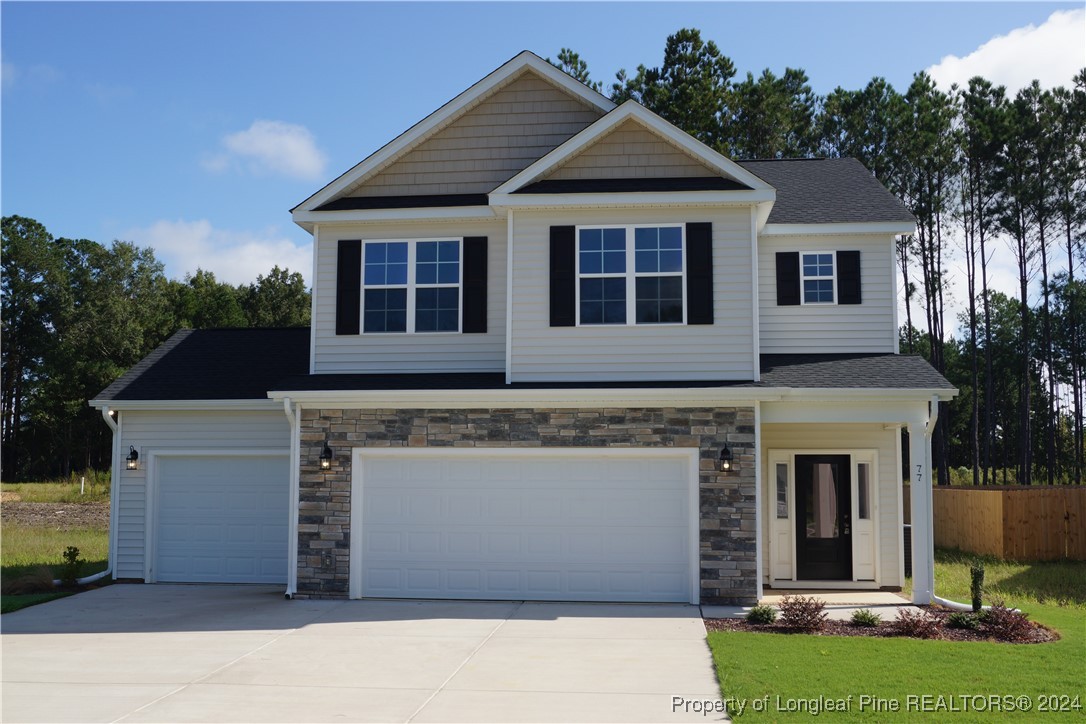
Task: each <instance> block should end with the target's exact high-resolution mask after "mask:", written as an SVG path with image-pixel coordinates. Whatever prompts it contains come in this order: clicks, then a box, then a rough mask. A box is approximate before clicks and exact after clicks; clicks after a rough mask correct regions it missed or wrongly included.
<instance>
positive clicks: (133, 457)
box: [124, 445, 140, 470]
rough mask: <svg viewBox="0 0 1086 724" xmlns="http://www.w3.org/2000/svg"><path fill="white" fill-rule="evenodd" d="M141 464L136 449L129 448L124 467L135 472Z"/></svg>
mask: <svg viewBox="0 0 1086 724" xmlns="http://www.w3.org/2000/svg"><path fill="white" fill-rule="evenodd" d="M139 464H140V454H139V453H138V452H136V448H134V447H132V446H131V445H129V446H128V457H126V458H125V459H124V466H125V468H127V469H128V470H135V469H137V468H138V467H139Z"/></svg>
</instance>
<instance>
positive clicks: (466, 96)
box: [291, 50, 615, 213]
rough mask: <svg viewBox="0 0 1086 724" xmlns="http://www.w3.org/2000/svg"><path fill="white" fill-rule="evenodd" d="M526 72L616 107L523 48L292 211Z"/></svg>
mask: <svg viewBox="0 0 1086 724" xmlns="http://www.w3.org/2000/svg"><path fill="white" fill-rule="evenodd" d="M527 71H531V72H534V73H535V74H536V75H538V76H540V77H542V78H543V79H544V80H546V81H548V82H549V83H551V84H553V85H555V86H557V87H558V88H560V89H562V90H564V91H566V92H567V93H569V94H570V95H572V96H574V97H576V98H578V99H580V100H581V101H582V102H584V103H585V104H586V105H589V106H592V107H594V108H596V109H598V111H599V112H600V113H601V114H606V113H608V112H610V111H611V110H613V109H614V108H615V103H614V102H613V101H611V100H610V99H609V98H607V97H606V96H604V95H603V94H601V93H599V92H598V91H596V90H593V89H592V88H590V87H589V86H587V85H585V84H584V83H582V82H581V81H579V80H577V79H576V78H574V77H573V76H571V75H569V74H568V73H566V72H565V71H563V70H561V69H560V68H557V67H555V66H554V65H552V64H551V63H549V62H547V61H546V60H544V59H543V58H541V57H540V56H538V55H536V54H535V53H533V52H532V51H530V50H522V51H521V52H519V53H517V54H516V55H515V56H513V57H512V58H510V59H509V60H507V61H506V62H504V63H502V64H501V65H500V66H498V67H497V68H495V69H494V70H493V71H491V72H490V73H488V74H487V75H486V76H484V77H483V78H482V79H481V80H479V81H477V82H476V83H474V84H473V85H472V86H470V87H469V88H468V89H466V90H464V91H463V92H461V93H460V94H459V95H457V96H456V97H455V98H453V99H452V100H450V101H448V102H447V103H445V104H444V105H443V106H441V107H440V108H438V109H437V110H436V111H434V112H433V113H431V114H430V115H428V116H426V117H425V118H424V119H422V120H421V121H419V122H418V123H416V124H415V125H414V126H412V127H411V128H409V129H407V130H406V131H404V132H403V133H401V134H400V135H399V136H397V137H396V138H394V139H393V140H392V141H390V142H389V143H387V144H385V145H384V146H382V147H381V148H380V149H378V150H377V151H375V152H374V153H372V154H371V155H370V156H368V157H367V158H365V159H364V160H362V161H361V162H360V163H358V164H356V165H355V166H353V167H352V168H351V169H349V170H348V171H346V172H345V173H343V174H341V175H340V176H339V177H338V178H336V179H334V180H333V181H332V182H331V183H329V184H327V185H325V186H324V187H323V188H322V189H320V190H319V191H317V192H316V193H314V194H312V195H311V196H310V197H309V198H307V199H306V200H305V201H303V202H301V203H300V204H298V205H297V206H295V207H294V208H293V209H291V211H292V212H295V213H296V212H299V211H312V210H314V209H316V208H317V207H319V206H321V205H323V204H325V203H327V202H329V201H330V200H332V199H333V198H335V197H336V196H337V195H339V194H342V193H344V192H345V191H347V190H348V189H350V188H351V187H353V186H355V185H356V184H358V183H359V182H360V181H361V180H363V179H365V178H366V177H367V176H368V175H370V174H372V173H375V172H377V171H378V170H379V169H380V168H383V167H384V166H385V165H386V164H388V163H390V162H392V161H394V160H395V159H396V158H398V157H400V156H401V155H402V154H404V153H406V152H408V151H409V150H410V149H411V148H414V147H415V146H417V145H418V144H419V143H421V142H423V141H424V140H425V139H426V138H428V137H429V136H430V135H432V134H433V133H436V132H437V131H439V130H441V129H442V128H444V127H445V126H447V125H448V124H449V123H452V122H453V121H454V120H455V119H457V118H459V117H460V116H461V115H462V114H463V113H465V112H467V111H468V110H469V109H470V108H472V107H473V106H474V105H475V104H476V103H477V102H479V101H480V99H482V98H485V97H487V96H488V95H489V94H491V93H493V92H495V91H496V90H497V89H499V88H501V87H502V86H504V85H505V84H506V83H507V82H509V81H511V80H512V79H515V78H517V77H519V76H520V75H521V74H522V73H524V72H527Z"/></svg>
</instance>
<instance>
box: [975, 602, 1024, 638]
mask: <svg viewBox="0 0 1086 724" xmlns="http://www.w3.org/2000/svg"><path fill="white" fill-rule="evenodd" d="M984 624H985V625H986V626H987V627H988V630H989V631H991V632H992V635H994V636H995V637H996V638H997V639H999V640H1000V641H1011V642H1021V641H1029V640H1030V637H1031V635H1032V633H1033V624H1032V623H1030V620H1029V616H1027V615H1026V614H1024V613H1022V612H1021V611H1014V610H1012V609H1009V608H1007V607H1006V606H1004V605H1003V602H1002V601H997V602H995V603H993V604H992V607H991V608H990V609H988V616H987V617H986V618H985V620H984Z"/></svg>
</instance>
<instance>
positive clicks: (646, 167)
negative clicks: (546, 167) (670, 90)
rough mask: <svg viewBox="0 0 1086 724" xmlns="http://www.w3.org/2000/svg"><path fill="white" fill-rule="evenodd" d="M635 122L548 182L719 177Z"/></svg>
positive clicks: (617, 130) (564, 166)
mask: <svg viewBox="0 0 1086 724" xmlns="http://www.w3.org/2000/svg"><path fill="white" fill-rule="evenodd" d="M719 175H720V174H719V173H718V172H716V171H713V170H712V169H710V168H708V167H707V166H705V164H703V163H701V162H700V161H697V160H695V159H694V158H693V157H691V156H690V155H689V154H686V153H684V152H683V151H680V150H679V149H678V148H676V147H675V146H673V145H671V144H670V143H668V142H667V141H665V140H664V139H663V138H661V137H660V136H659V135H658V134H656V133H653V132H652V131H650V130H648V129H647V128H645V127H644V126H642V125H641V124H640V123H638V122H637V121H634V120H628V121H626V122H625V123H622V124H620V125H618V126H617V127H616V128H615V129H614V130H612V131H611V132H610V133H608V134H607V135H606V136H604V137H603V138H601V139H599V140H598V141H596V142H595V143H594V144H592V145H591V146H589V147H588V148H587V149H585V150H584V151H582V152H581V153H579V154H577V155H576V156H574V157H573V158H571V159H570V160H568V161H567V162H566V163H564V164H562V165H561V166H559V167H558V168H557V169H555V170H554V171H553V172H552V173H551V174H550V175H548V176H546V177H545V178H546V179H547V180H568V179H613V178H687V177H713V176H719Z"/></svg>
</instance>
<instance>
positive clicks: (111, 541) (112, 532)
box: [53, 407, 121, 586]
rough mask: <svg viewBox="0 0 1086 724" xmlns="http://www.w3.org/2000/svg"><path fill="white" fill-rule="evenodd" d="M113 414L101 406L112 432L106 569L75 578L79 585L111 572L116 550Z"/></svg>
mask: <svg viewBox="0 0 1086 724" xmlns="http://www.w3.org/2000/svg"><path fill="white" fill-rule="evenodd" d="M115 414H116V411H115V410H111V409H109V408H108V407H103V408H102V419H103V420H105V421H106V424H107V425H109V429H110V430H111V431H112V432H113V444H112V445H110V455H109V466H110V467H109V536H108V543H107V546H106V547H107V550H106V570H104V571H100V572H98V573H95V574H94V575H90V576H85V577H83V578H77V579H76V580H75V582H76V583H77V584H79V585H80V586H85V585H86V584H88V583H94V582H95V581H100V580H102V579H103V578H105V577H106V576H108V575H110V574H111V573H113V552H114V551H115V550H117V497H118V493H119V491H120V487H121V481H120V479H119V477H120V476H119V475H118V474H117V472H118V468H117V457H118V455H119V453H118V445H120V442H121V436H120V428H119V426H118V424H117V422H116V421H115V420H114V419H113V415H115ZM63 583H64V582H63V581H61V580H60V579H59V578H58V579H56V580H54V581H53V585H54V586H59V585H61V584H63Z"/></svg>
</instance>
